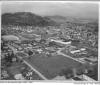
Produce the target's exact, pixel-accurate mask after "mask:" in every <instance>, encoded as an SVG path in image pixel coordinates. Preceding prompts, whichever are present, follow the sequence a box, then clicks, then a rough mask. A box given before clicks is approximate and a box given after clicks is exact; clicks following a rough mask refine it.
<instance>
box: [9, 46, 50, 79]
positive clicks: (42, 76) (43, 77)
mask: <svg viewBox="0 0 100 85" xmlns="http://www.w3.org/2000/svg"><path fill="white" fill-rule="evenodd" d="M8 46H9V47H10V48H11V49H12V50H13V52H14V53H17V52H18V51H16V50H15V49H14V47H13V46H10V45H8ZM17 57H18V58H19V59H23V58H22V57H19V56H17ZM23 62H24V63H25V64H26V65H27V66H29V67H30V68H31V69H32V70H33V71H35V72H36V73H37V74H38V75H39V76H40V77H41V78H42V79H44V80H48V79H47V78H46V77H45V76H44V75H42V74H41V73H40V72H39V71H38V70H36V69H35V68H34V67H33V66H32V65H30V64H29V63H28V62H27V61H26V60H24V59H23Z"/></svg>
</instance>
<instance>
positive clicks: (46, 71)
mask: <svg viewBox="0 0 100 85" xmlns="http://www.w3.org/2000/svg"><path fill="white" fill-rule="evenodd" d="M26 60H27V59H26ZM27 61H28V62H29V63H30V64H31V65H32V66H33V67H34V68H36V69H37V70H38V71H39V72H41V73H42V74H43V75H44V76H45V77H47V78H48V79H52V78H54V77H56V76H57V75H58V73H59V72H60V71H61V70H62V69H64V68H77V67H79V66H81V64H80V63H78V62H76V61H74V60H72V59H69V58H66V57H64V56H60V55H57V56H51V57H44V56H43V55H41V54H38V55H34V56H33V57H32V58H31V59H28V60H27Z"/></svg>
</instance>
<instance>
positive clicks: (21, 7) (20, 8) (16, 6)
mask: <svg viewBox="0 0 100 85" xmlns="http://www.w3.org/2000/svg"><path fill="white" fill-rule="evenodd" d="M98 11H99V7H98V4H97V3H68V2H3V3H2V13H10V12H11V13H14V12H32V13H35V14H38V15H41V16H54V15H59V16H65V17H66V16H71V17H81V18H91V19H98Z"/></svg>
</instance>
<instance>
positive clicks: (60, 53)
mask: <svg viewBox="0 0 100 85" xmlns="http://www.w3.org/2000/svg"><path fill="white" fill-rule="evenodd" d="M62 50H63V49H60V50H58V51H57V53H58V54H59V55H63V56H64V57H67V58H70V59H73V60H75V61H77V62H79V63H85V62H84V61H81V60H78V59H75V58H73V57H71V56H69V55H66V54H64V53H62V52H61V51H62Z"/></svg>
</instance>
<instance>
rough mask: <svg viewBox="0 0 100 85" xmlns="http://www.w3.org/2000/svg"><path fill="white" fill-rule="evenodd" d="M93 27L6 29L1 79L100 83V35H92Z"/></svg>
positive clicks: (67, 26) (4, 32)
mask: <svg viewBox="0 0 100 85" xmlns="http://www.w3.org/2000/svg"><path fill="white" fill-rule="evenodd" d="M96 26H97V25H96ZM93 27H95V25H93V24H92V25H91V24H78V23H71V22H68V23H66V24H60V25H59V26H45V27H38V26H19V25H2V28H1V79H2V80H66V81H96V80H98V77H97V75H98V34H97V33H93V32H94V31H90V29H91V28H93ZM95 29H98V28H95Z"/></svg>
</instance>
